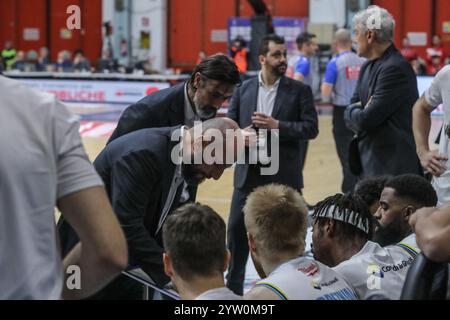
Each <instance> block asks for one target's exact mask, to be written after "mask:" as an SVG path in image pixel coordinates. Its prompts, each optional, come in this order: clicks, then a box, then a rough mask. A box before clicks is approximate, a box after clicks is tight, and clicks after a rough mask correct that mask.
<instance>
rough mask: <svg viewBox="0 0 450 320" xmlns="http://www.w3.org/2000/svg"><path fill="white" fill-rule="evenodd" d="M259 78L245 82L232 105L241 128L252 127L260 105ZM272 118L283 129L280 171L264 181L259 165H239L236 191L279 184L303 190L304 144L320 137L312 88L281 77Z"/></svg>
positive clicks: (235, 181)
mask: <svg viewBox="0 0 450 320" xmlns="http://www.w3.org/2000/svg"><path fill="white" fill-rule="evenodd" d="M258 90H259V81H258V77H255V78H252V79H249V80H247V81H245V82H244V83H243V84H242V86H241V87H240V88H238V89H237V90H236V92H235V94H234V95H233V98H232V99H231V101H230V107H229V109H228V117H229V118H231V119H233V120H235V121H236V122H237V123H238V124H239V126H240V127H241V128H246V127H248V126H250V125H251V124H252V120H251V117H252V115H253V113H254V112H255V111H256V107H257V101H258ZM272 117H274V118H275V119H277V120H279V121H280V125H279V133H280V136H279V140H280V145H279V151H280V154H279V156H280V157H279V158H280V165H279V171H278V173H276V174H275V175H273V176H265V177H262V176H260V174H259V169H260V168H259V165H253V164H252V165H249V164H238V165H236V169H235V172H234V187H235V188H239V189H241V188H243V189H252V188H254V187H255V186H258V185H260V184H261V182H263V181H264V182H263V183H269V182H278V183H282V184H286V185H289V186H291V187H293V188H295V189H297V190H299V189H301V188H303V176H302V171H301V160H300V141H301V140H310V139H314V138H315V137H317V135H318V133H319V129H318V119H317V112H316V109H315V107H314V100H313V95H312V91H311V88H310V87H309V86H307V85H305V84H303V83H301V82H300V81H296V80H292V79H290V78H287V77H285V76H283V77H281V79H280V84H279V87H278V91H277V96H276V99H275V105H274V108H273V113H272Z"/></svg>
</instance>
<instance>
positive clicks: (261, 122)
mask: <svg viewBox="0 0 450 320" xmlns="http://www.w3.org/2000/svg"><path fill="white" fill-rule="evenodd" d="M252 123H253V124H254V125H255V127H257V128H261V129H270V130H274V129H278V128H279V121H278V120H276V119H275V118H272V117H271V116H268V115H267V114H264V113H260V112H255V113H254V114H253V117H252Z"/></svg>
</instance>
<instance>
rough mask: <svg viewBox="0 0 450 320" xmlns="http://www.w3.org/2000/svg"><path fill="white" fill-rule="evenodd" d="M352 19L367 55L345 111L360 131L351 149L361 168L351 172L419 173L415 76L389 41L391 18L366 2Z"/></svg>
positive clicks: (352, 126)
mask: <svg viewBox="0 0 450 320" xmlns="http://www.w3.org/2000/svg"><path fill="white" fill-rule="evenodd" d="M373 16H376V17H379V19H377V20H379V23H372V19H371V17H373ZM354 22H355V32H356V36H355V41H356V42H357V43H358V54H359V56H361V57H364V58H367V59H368V61H367V62H366V63H364V65H363V66H362V68H361V72H360V74H359V79H358V85H357V87H356V90H355V94H354V96H353V98H352V105H350V106H349V107H348V108H347V109H346V111H345V114H344V118H345V121H346V124H347V127H348V128H349V129H351V130H352V131H353V132H356V133H357V134H358V143H357V146H356V148H355V150H354V151H355V152H357V153H359V156H360V160H361V161H360V162H361V166H360V168H357V166H356V165H355V166H354V167H353V168H354V169H359V170H355V172H354V173H357V174H358V175H360V176H362V177H374V176H379V175H393V176H396V175H400V174H405V173H414V174H419V175H422V169H421V168H420V163H419V159H418V158H417V154H416V145H415V143H414V137H413V131H412V107H413V105H414V103H415V102H416V101H417V98H418V90H417V78H416V75H415V74H414V71H413V69H412V67H411V65H410V64H409V63H408V61H406V59H405V58H404V57H403V56H402V55H401V53H400V52H399V51H398V50H397V48H396V47H395V45H394V43H393V36H394V26H395V21H394V18H393V17H392V15H391V14H390V13H389V12H388V11H387V10H385V9H382V8H380V7H378V6H370V7H369V8H368V9H366V10H363V11H361V12H359V13H358V14H357V15H356V16H355V18H354ZM351 149H352V150H353V148H351ZM352 163H353V162H352ZM358 171H360V172H358Z"/></svg>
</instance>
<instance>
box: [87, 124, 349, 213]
mask: <svg viewBox="0 0 450 320" xmlns="http://www.w3.org/2000/svg"><path fill="white" fill-rule="evenodd" d="M319 126H320V128H319V130H320V133H319V136H318V137H317V139H316V140H314V141H312V142H311V143H310V146H309V151H308V157H307V161H306V165H305V169H304V179H305V188H304V190H303V191H304V196H305V199H306V200H307V201H308V203H311V204H314V203H316V202H317V201H319V200H322V199H323V198H325V197H326V196H328V195H333V194H335V193H337V192H339V191H340V184H341V179H342V174H341V168H340V164H339V159H338V157H337V153H336V148H335V146H334V140H333V136H332V133H331V116H321V117H320V121H319ZM106 141H107V139H106V138H87V137H86V138H83V143H84V145H85V148H86V151H87V153H88V155H89V157H90V159H91V160H92V161H93V160H94V159H95V157H96V156H97V155H98V154H99V153H100V151H101V150H102V149H103V148H104V146H105V144H106ZM232 193H233V169H228V170H226V171H225V173H224V174H223V176H222V178H221V179H220V180H218V181H215V180H207V181H206V182H204V183H203V184H202V185H200V187H199V192H198V196H197V201H198V202H201V203H203V204H207V205H209V206H211V207H212V208H213V209H215V210H216V211H217V212H218V213H219V214H220V215H221V216H222V217H223V218H224V219H225V220H227V219H228V214H229V209H230V202H231V195H232Z"/></svg>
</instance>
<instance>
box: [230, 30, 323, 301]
mask: <svg viewBox="0 0 450 320" xmlns="http://www.w3.org/2000/svg"><path fill="white" fill-rule="evenodd" d="M259 61H260V63H261V66H262V69H261V72H260V73H259V74H258V77H255V78H253V79H249V80H247V81H245V82H244V83H243V85H242V86H241V87H240V88H239V89H238V90H236V92H235V94H234V96H233V98H232V99H231V102H230V107H229V109H228V116H229V117H230V118H231V119H233V120H235V121H236V122H237V123H238V124H239V126H240V127H241V128H247V127H249V126H251V125H253V126H255V127H257V128H260V129H267V130H269V131H270V130H276V129H278V130H279V155H275V156H279V170H278V172H276V173H275V174H273V175H262V174H261V168H262V166H261V164H237V165H236V169H235V171H234V192H233V198H232V201H231V209H230V217H229V223H228V246H229V247H228V248H229V249H230V251H231V264H230V268H229V272H228V275H227V280H228V282H227V286H228V287H229V288H230V289H231V290H233V291H234V292H235V293H236V294H238V295H242V293H243V283H244V276H245V265H246V262H247V258H248V253H249V252H248V245H247V240H246V239H247V235H246V231H245V225H244V216H243V213H242V208H243V206H244V204H245V200H246V199H247V196H248V195H249V194H250V192H251V191H252V190H253V189H254V188H255V187H257V186H260V185H264V184H267V183H272V182H277V183H282V184H286V185H288V186H291V187H293V188H294V189H296V190H300V189H301V188H302V187H303V178H302V169H301V164H302V161H301V158H300V154H301V151H302V149H301V148H302V145H301V143H300V142H301V141H302V140H308V139H314V138H315V137H316V136H317V135H318V131H319V130H318V125H317V122H318V120H317V112H316V109H315V108H314V102H313V96H312V92H311V88H310V87H308V86H306V85H305V84H303V83H301V82H299V81H295V80H292V79H290V78H287V77H286V76H285V73H286V68H287V61H286V46H285V45H284V39H283V38H281V37H279V36H277V35H273V34H272V35H267V36H266V37H265V38H264V39H263V40H262V42H261V44H260V48H259Z"/></svg>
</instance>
